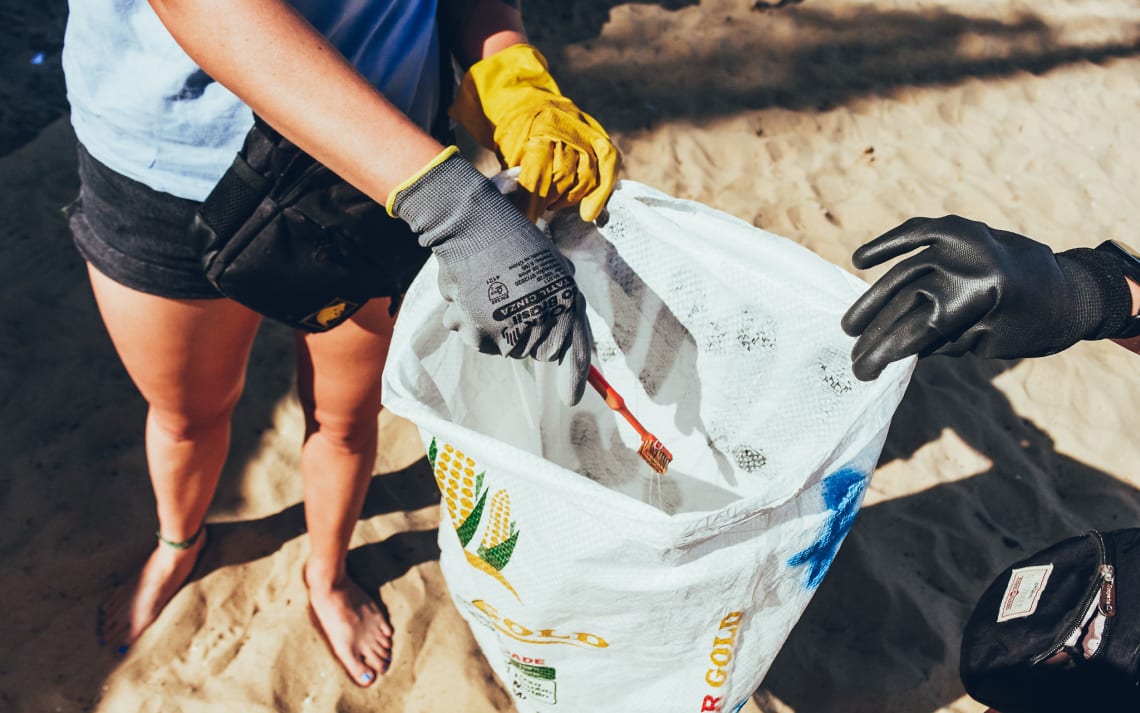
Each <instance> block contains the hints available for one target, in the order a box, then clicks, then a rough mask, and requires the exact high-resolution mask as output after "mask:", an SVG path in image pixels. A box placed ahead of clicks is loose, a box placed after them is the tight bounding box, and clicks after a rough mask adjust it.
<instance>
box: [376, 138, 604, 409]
mask: <svg viewBox="0 0 1140 713" xmlns="http://www.w3.org/2000/svg"><path fill="white" fill-rule="evenodd" d="M387 208H388V212H389V213H390V214H391V215H393V216H396V217H399V218H401V219H403V220H404V221H405V222H407V223H408V225H409V226H411V228H412V230H413V231H415V233H416V234H417V235H419V242H420V244H421V245H423V246H424V247H428V248H431V250H432V252H433V253H434V254H435V256H436V258H437V260H438V261H439V290H440V293H441V294H442V295H443V298H444V299H445V300H447V302H448V306H447V311H446V313H445V315H444V325H445V326H446V327H447V328H448V329H451V330H455V331H457V332H459V335H460V337H461V338H462V339H463V340H464V341H465V342H466V343H467V344H470V345H471V346H473V347H475V348H477V349H478V350H479V351H481V352H485V353H488V354H502V355H504V356H508V357H512V358H515V359H522V358H525V357H532V358H534V359H538V360H539V361H558V362H561V361H563V359H564V358H566V357H567V356H568V357H569V361H570V364H569V368H571V369H572V370H573V372H572V373H571V374H570V378H568V379H564V380H562V386H563V387H564V388H563V393H562V397H563V399H564V400H566V401H567V402H568V403H570V404H576V403H578V401H579V400H580V399H581V398H582V392H583V390H584V389H585V388H586V377H587V375H588V372H589V368H590V354H591V351H592V350H593V337H592V335H591V333H590V325H589V322H587V321H586V301H585V299H583V297H582V294H581V293H580V292H579V291H578V286H577V284H576V283H575V282H574V277H573V274H574V268H573V265H572V264H571V263H570V261H569V260H567V259H566V258H564V257H563V256H562V254H561V253H559V252H558V250H557V249H555V247H554V245H553V244H552V243H551V242H550V240H549V239H548V238H547V237H546V235H544V234H543V233H542V231H540V230H539V229H538V228H536V227H535V226H534V224H533V223H531V222H530V221H529V220H527V219H526V217H525V216H524V215H523V214H522V213H520V212H519V211H518V210H517V209H516V208H515V207H514V206H513V205H511V203H510V201H509V200H508V199H507V198H506V197H504V196H503V195H502V194H501V193H499V191H498V190H496V189H495V187H494V186H493V185H491V182H490V181H488V180H487V179H486V178H485V177H484V176H483V174H481V173H479V171H478V170H476V169H475V167H474V166H472V165H471V164H470V163H469V162H468V161H466V160H465V159H463V158H462V157H460V156H459V155H458V150H457V149H456V148H455V147H454V146H451V147H448V148H447V149H446V150H444V151H443V152H442V153H440V155H439V156H437V157H436V158H435V159H434V160H432V161H431V162H430V163H428V165H427V166H425V167H424V168H423V169H421V170H420V171H419V172H418V173H417V174H416V175H414V176H412V177H411V178H409V179H408V180H406V181H404V182H403V183H401V184H400V185H399V186H397V187H396V188H395V189H394V190H393V191H392V193H391V195H389V197H388V201H387Z"/></svg>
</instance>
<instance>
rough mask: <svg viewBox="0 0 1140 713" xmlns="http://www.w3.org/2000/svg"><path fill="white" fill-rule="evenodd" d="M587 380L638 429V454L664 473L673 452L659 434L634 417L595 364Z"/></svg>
mask: <svg viewBox="0 0 1140 713" xmlns="http://www.w3.org/2000/svg"><path fill="white" fill-rule="evenodd" d="M587 381H589V382H590V386H593V387H594V390H595V391H597V392H598V393H599V394H601V396H602V398H603V399H605V401H606V406H609V407H610V408H611V409H613V410H614V411H617V412H618V413H620V414H621V415H622V416H623V417H625V420H626V421H629V425H631V426H633V428H634V430H635V431H637V435H639V436H641V447H639V448H638V449H637V455H639V456H641V459H642V460H644V461H645V462H646V463H648V464H649V467H650V468H652V469H653V470H654V471H655V472H657V473H658V474H659V475H664V474H665V471H666V470H667V469H668V468H669V463H671V462H672V461H673V454H672V453H670V452H669V449H668V448H666V447H665V445H664V444H663V443H661V441H659V440H657V436H654V435H653V434H652V433H650V432H649V431H647V430H645V427H644V426H642V425H641V423H640V422H639V421H638V420H637V419H636V418H634V417H633V414H631V413H630V412H629V409H627V408H626V407H625V399H623V398H622V397H621V394H619V393H618V392H616V391H614V387H612V386H610V384H609V382H608V381H606V380H605V379H604V378H603V377H602V374H601V372H599V371H598V370H597V369H596V368H594V365H593V364H591V365H590V374H589V376H588V377H587Z"/></svg>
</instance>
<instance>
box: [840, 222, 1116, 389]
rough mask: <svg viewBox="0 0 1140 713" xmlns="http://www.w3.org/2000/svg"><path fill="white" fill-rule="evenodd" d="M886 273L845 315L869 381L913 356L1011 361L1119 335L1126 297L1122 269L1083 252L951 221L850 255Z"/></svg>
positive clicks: (898, 233) (924, 225)
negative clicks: (889, 263) (886, 266)
mask: <svg viewBox="0 0 1140 713" xmlns="http://www.w3.org/2000/svg"><path fill="white" fill-rule="evenodd" d="M920 247H925V250H923V251H922V252H920V253H918V254H916V255H913V256H911V257H909V258H907V259H906V260H903V261H902V262H900V263H898V264H897V265H895V266H894V267H892V268H891V269H890V270H889V271H887V273H886V274H885V275H883V277H881V278H879V280H878V281H877V282H875V284H874V285H872V286H871V288H870V289H868V290H867V292H866V293H864V294H863V295H862V296H861V297H860V298H859V299H857V300H856V301H855V303H854V304H853V305H852V306H851V308H850V309H848V310H847V313H846V314H845V315H843V320H842V326H843V330H844V331H845V332H847V333H848V334H849V335H851V336H853V337H854V336H857V337H858V340H857V341H856V342H855V346H854V348H853V349H852V353H851V355H852V360H853V370H854V372H855V376H857V377H858V378H860V379H862V380H864V381H870V380H871V379H874V378H876V377H878V375H879V374H880V373H881V372H882V371H883V369H884V368H885V367H886V366H887V364H889V363H891V362H892V361H895V360H898V359H903V358H905V357H908V356H910V355H912V354H917V355H918V356H920V357H922V356H927V355H930V354H948V355H954V356H957V355H961V354H964V353H966V352H973V353H974V354H977V355H978V356H981V357H991V358H993V357H996V358H1003V359H1013V358H1018V357H1036V356H1044V355H1046V354H1054V353H1056V352H1059V351H1061V350H1062V349H1065V348H1067V347H1069V346H1071V345H1073V344H1075V343H1076V342H1078V341H1080V340H1082V339H1103V338H1106V337H1111V336H1113V335H1115V334H1116V333H1119V332H1120V331H1121V329H1122V327H1123V326H1124V324H1125V320H1126V319H1127V318H1128V315H1129V312H1130V311H1131V307H1132V298H1131V295H1130V293H1129V290H1128V284H1127V282H1126V281H1125V279H1124V275H1123V273H1122V272H1121V269H1120V267H1119V264H1118V263H1116V261H1114V260H1113V259H1112V258H1111V257H1108V256H1106V255H1104V254H1103V253H1100V252H1097V251H1095V250H1092V249H1089V248H1077V249H1075V250H1066V251H1065V252H1062V253H1057V254H1054V253H1053V251H1052V250H1051V249H1050V248H1049V247H1047V246H1045V245H1042V244H1041V243H1038V242H1036V241H1034V240H1031V239H1029V238H1026V237H1023V236H1021V235H1017V234H1015V233H1008V232H1005V231H1002V230H994V229H992V228H990V227H988V226H987V225H985V224H983V223H978V222H974V221H971V220H966V219H965V218H960V217H958V216H954V215H951V216H946V217H944V218H937V219H930V218H912V219H911V220H908V221H907V222H905V223H903V224H902V225H900V226H899V227H897V228H895V229H894V230H891V231H889V232H887V233H885V234H883V235H881V236H879V237H878V238H875V239H874V240H872V241H871V242H869V243H867V244H866V245H863V246H862V247H860V248H859V249H858V250H856V251H855V254H854V255H853V256H852V262H853V263H854V264H855V267H858V268H860V269H867V268H869V267H873V266H875V265H879V264H881V263H883V262H885V261H887V260H890V259H892V258H895V257H898V256H900V255H903V254H905V253H907V252H910V251H911V250H914V249H916V248H920Z"/></svg>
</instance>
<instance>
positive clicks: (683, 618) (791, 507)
mask: <svg viewBox="0 0 1140 713" xmlns="http://www.w3.org/2000/svg"><path fill="white" fill-rule="evenodd" d="M549 231H550V234H551V236H552V238H553V239H554V240H555V242H556V244H557V245H558V247H559V249H560V250H561V251H562V252H563V254H565V255H566V256H567V257H569V258H570V259H571V260H572V261H573V262H574V264H575V267H576V274H575V278H576V280H577V281H578V284H579V288H580V289H581V290H582V292H583V294H584V295H585V297H586V300H587V303H588V305H589V309H588V313H589V318H590V323H591V328H592V329H593V333H594V336H595V342H596V345H595V349H596V353H595V355H594V363H595V365H597V366H598V368H599V369H600V370H601V371H602V372H604V373H605V374H606V378H607V379H608V380H609V381H610V382H611V383H612V384H613V386H614V387H615V388H616V389H617V390H618V391H619V392H620V393H621V394H622V395H623V396H624V397H625V399H626V401H627V402H628V405H629V406H630V408H631V410H633V411H634V412H636V413H637V414H638V418H639V419H641V420H642V421H643V422H644V423H645V424H646V426H647V427H650V428H652V429H653V431H654V433H655V434H656V435H657V436H658V437H659V438H660V439H661V440H662V441H663V442H664V443H667V444H668V446H669V449H670V450H671V451H672V454H673V461H672V463H671V464H670V466H669V469H668V473H667V474H665V475H658V474H657V473H655V472H654V471H653V470H652V469H651V468H650V467H649V466H648V465H647V464H646V463H645V462H644V461H643V460H642V459H641V458H640V457H639V455H638V452H637V451H638V448H639V446H640V442H639V440H638V437H637V434H635V433H634V432H633V430H632V429H630V428H628V425H627V424H625V423H623V422H621V417H620V416H618V415H617V414H616V413H615V412H614V411H612V410H611V409H609V408H608V407H607V406H606V404H605V402H604V401H603V400H602V399H601V398H600V397H598V396H597V395H596V394H592V393H587V394H586V397H585V398H583V400H582V403H581V404H579V405H578V406H576V407H574V408H567V407H566V406H565V405H564V404H563V403H562V402H561V400H560V399H559V398H558V396H557V384H558V374H557V373H556V371H555V370H556V369H557V368H558V367H557V365H551V364H540V363H535V362H521V361H517V360H512V359H504V358H502V357H498V356H489V355H484V354H480V353H478V352H476V351H474V350H472V349H470V348H468V347H466V346H464V345H463V344H462V343H461V342H460V340H459V338H458V337H457V336H455V335H453V334H451V333H448V332H447V331H446V330H444V328H443V327H442V325H441V317H442V314H443V311H444V309H445V304H444V302H443V300H442V298H440V297H439V292H438V290H437V289H436V286H435V285H436V265H435V263H434V261H433V260H429V262H428V264H427V265H426V266H425V268H424V270H423V271H422V272H421V273H420V275H419V276H418V277H417V279H416V281H415V283H414V284H413V285H412V288H411V290H410V291H409V292H408V294H407V296H406V298H405V300H404V303H403V307H402V309H401V314H400V318H399V320H398V321H397V324H396V332H395V336H394V338H393V342H392V349H391V351H390V356H389V360H388V364H387V365H386V367H385V372H384V394H385V397H384V400H385V405H386V406H387V407H388V408H390V409H391V410H392V411H393V412H395V413H397V414H399V415H402V416H404V417H406V418H408V419H410V420H411V421H413V422H414V423H416V424H417V426H418V427H419V430H420V433H421V435H422V437H423V441H424V447H425V449H426V451H427V456H428V459H429V461H430V463H431V466H432V469H433V472H434V473H435V477H436V482H437V484H438V485H439V489H440V494H441V498H442V507H441V521H442V522H441V526H440V535H439V542H440V550H441V554H440V564H441V567H442V569H443V572H444V575H445V576H446V578H447V582H448V587H449V589H450V591H451V594H452V597H453V599H454V600H455V604H456V606H457V607H458V608H459V611H460V613H461V614H462V615H463V617H464V619H465V620H466V621H467V622H468V624H469V625H470V627H471V631H472V633H473V634H474V636H475V639H476V641H477V642H478V643H479V646H480V648H481V650H482V651H483V653H484V655H485V656H486V657H487V660H488V662H489V663H490V665H491V667H492V668H493V669H494V671H495V673H496V675H497V676H498V677H499V679H500V680H501V681H502V683H503V685H504V686H505V687H506V689H507V690H509V691H510V692H511V694H512V696H513V697H514V699H515V703H516V704H517V707H518V709H519V710H520V711H522V712H523V713H532V712H544V713H548V712H555V713H557V712H560V711H573V712H578V711H580V712H583V713H596V712H597V711H609V710H615V711H616V710H630V711H634V710H669V711H693V712H694V713H696V712H698V711H700V712H705V711H732V710H736V709H739V707H741V706H743V705H744V703H745V702H746V701H747V700H748V697H749V696H750V695H751V694H752V693H753V692H754V691H755V690H756V688H757V687H758V686H759V685H760V682H761V680H762V679H763V677H764V675H765V673H766V672H767V671H768V668H769V666H771V664H772V661H773V660H774V658H775V656H776V653H777V652H778V651H779V649H780V647H781V646H782V644H783V642H784V640H785V639H786V638H787V636H788V634H789V633H790V632H791V629H792V627H793V625H794V624H795V622H796V621H797V620H798V618H799V617H800V615H801V614H802V612H803V610H804V607H805V606H806V605H807V603H808V601H809V600H810V599H811V596H812V594H813V593H814V591H815V589H816V588H817V587H818V586H819V584H820V582H821V581H822V579H823V577H824V575H825V574H826V572H827V569H828V567H829V565H830V563H831V561H832V559H833V558H834V557H835V554H836V552H837V551H838V549H839V546H840V544H841V543H842V541H843V539H844V537H845V536H846V534H847V532H848V530H849V529H850V527H851V525H852V523H853V521H854V518H855V516H856V514H857V513H858V511H859V507H860V505H861V504H862V501H863V494H864V492H865V490H866V487H867V483H868V480H869V478H870V474H871V471H872V470H873V468H874V465H875V463H876V461H877V459H878V456H879V452H880V450H881V448H882V445H883V441H884V439H885V437H886V431H887V427H888V425H889V423H890V419H891V416H892V414H893V412H894V410H895V408H896V407H897V405H898V402H899V400H900V399H901V398H902V394H903V391H904V390H905V388H906V384H907V381H908V379H909V376H910V371H911V368H912V366H913V362H902V363H896V364H894V365H892V366H891V367H889V368H888V369H887V371H886V372H884V374H883V375H882V376H881V377H880V378H879V379H878V380H877V381H875V382H871V383H864V382H860V381H858V380H856V379H855V377H854V375H853V374H852V373H851V364H850V350H851V344H852V340H851V339H850V338H849V337H847V336H846V335H844V334H843V333H842V331H841V330H840V327H839V318H840V316H841V315H842V314H843V312H844V311H845V310H846V308H847V307H848V306H849V305H850V304H851V302H852V301H853V300H854V299H855V298H856V297H857V296H858V295H859V294H861V292H862V291H863V290H864V289H865V288H866V285H865V284H864V283H863V282H861V281H860V280H858V279H857V278H856V277H854V276H853V275H851V274H849V273H847V272H845V271H844V270H841V269H840V268H838V267H836V266H834V265H832V264H830V263H828V262H826V261H824V260H822V259H821V258H819V257H818V256H816V255H814V254H813V253H811V252H810V251H808V250H806V249H804V248H802V247H800V246H798V245H796V244H795V243H793V242H791V241H789V240H786V239H784V238H781V237H778V236H775V235H772V234H770V233H766V232H764V231H763V230H760V229H758V228H756V227H753V226H752V225H749V224H747V223H744V222H742V221H740V220H737V219H735V218H733V217H731V216H728V215H726V214H724V213H721V212H718V211H715V210H712V209H711V208H708V207H706V206H703V205H700V204H698V203H693V202H689V201H683V200H679V199H676V198H673V197H671V196H668V195H666V194H663V193H661V192H659V191H656V190H653V189H651V188H648V187H646V186H643V185H640V184H637V183H633V182H630V181H622V182H619V184H618V187H617V189H616V190H615V192H614V194H613V196H612V197H611V199H610V202H609V220H608V221H607V222H606V223H605V225H604V226H602V227H599V226H597V225H595V224H592V223H583V222H581V221H580V220H579V219H578V218H577V216H576V215H575V214H574V212H573V211H564V212H562V213H560V214H558V215H557V216H555V217H554V218H553V220H552V221H551V223H550V225H549ZM507 287H508V291H509V286H507ZM508 299H511V300H517V301H525V299H526V295H509V296H508Z"/></svg>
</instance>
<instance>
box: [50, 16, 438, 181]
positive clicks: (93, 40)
mask: <svg viewBox="0 0 1140 713" xmlns="http://www.w3.org/2000/svg"><path fill="white" fill-rule="evenodd" d="M290 2H291V3H292V5H293V6H294V7H296V8H297V10H299V11H300V12H301V14H302V15H304V16H305V17H306V18H307V19H308V20H309V22H311V23H312V24H313V26H314V27H316V28H317V29H318V30H319V31H320V32H321V33H322V34H324V35H325V36H326V37H328V38H329V40H330V41H331V42H332V43H333V45H335V46H336V47H337V49H339V50H340V51H341V53H342V54H344V55H345V57H347V58H348V60H349V61H350V62H352V64H353V65H354V66H355V67H356V68H357V69H358V70H359V71H360V72H361V74H363V75H364V76H365V77H366V78H367V79H368V80H369V81H370V82H372V84H373V85H374V86H375V87H376V88H377V89H379V90H380V91H381V92H383V94H384V96H385V97H387V99H388V100H389V101H391V102H392V103H393V104H395V105H396V106H397V107H398V108H399V109H401V110H402V111H403V112H404V113H405V114H407V115H408V116H409V117H411V119H412V120H413V121H415V122H416V123H417V124H419V125H420V126H421V127H423V128H424V129H428V128H430V126H431V124H432V121H433V119H434V118H435V116H436V112H437V109H438V106H439V101H440V98H439V97H440V93H439V89H440V88H439V76H440V74H439V73H440V67H439V37H438V33H437V31H436V24H435V12H436V0H290ZM250 31H251V32H256V31H257V28H250ZM63 69H64V72H65V76H66V80H67V98H68V101H69V102H70V104H71V123H72V125H73V126H74V128H75V133H76V136H77V137H78V139H79V140H80V141H81V142H82V143H83V144H84V146H85V147H86V148H87V150H88V151H89V152H90V153H91V155H92V156H94V157H95V158H96V159H98V160H99V161H100V162H102V163H103V164H105V165H107V166H108V167H110V168H111V169H113V170H115V171H117V172H118V173H121V174H123V175H125V176H127V177H129V178H133V179H134V180H136V181H139V182H141V183H144V184H146V185H148V186H150V187H151V188H154V189H155V190H159V191H164V192H166V193H171V194H173V195H176V196H179V197H181V198H189V199H192V200H203V199H204V198H205V197H206V196H207V195H208V194H209V192H210V190H211V189H212V188H213V187H214V184H216V183H217V181H218V179H219V178H221V176H222V174H223V173H225V171H226V169H227V168H228V167H229V165H230V163H231V162H232V161H233V158H234V155H235V154H236V153H237V151H238V150H239V149H240V148H241V144H242V140H243V139H244V137H245V134H246V132H247V131H249V128H250V126H252V125H253V116H252V113H251V112H250V110H249V107H247V106H246V105H245V104H244V103H243V102H242V101H241V100H240V99H238V98H237V97H236V96H234V95H233V94H232V93H231V92H230V91H229V90H228V89H226V88H225V87H223V86H222V85H220V84H218V83H217V82H215V81H214V80H213V79H212V78H210V77H209V76H208V75H207V74H206V73H205V72H203V71H202V70H201V69H200V68H199V67H198V66H197V65H196V64H194V61H193V60H191V59H190V58H189V57H188V56H186V53H185V52H183V51H182V49H181V48H180V47H179V46H178V44H177V43H176V42H175V41H174V38H173V37H171V36H170V33H169V32H168V31H167V30H166V27H165V26H164V25H163V24H162V22H161V21H160V20H159V19H158V16H157V15H155V13H154V10H152V9H151V6H150V4H149V3H148V2H147V0H72V2H71V3H70V7H69V15H68V20H67V31H66V34H65V35H64V47H63Z"/></svg>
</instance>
